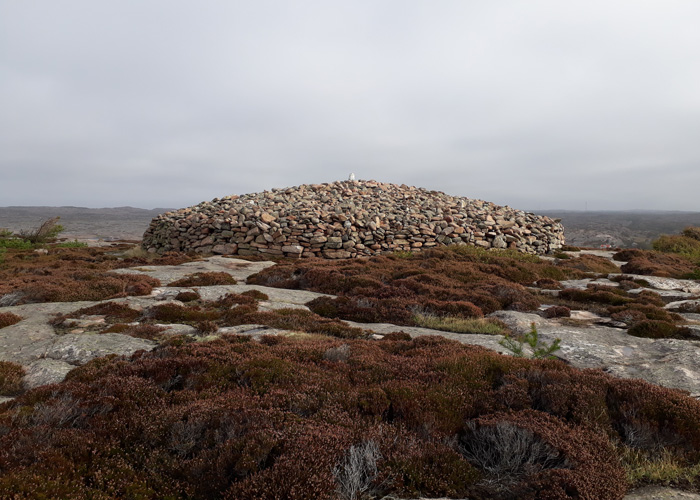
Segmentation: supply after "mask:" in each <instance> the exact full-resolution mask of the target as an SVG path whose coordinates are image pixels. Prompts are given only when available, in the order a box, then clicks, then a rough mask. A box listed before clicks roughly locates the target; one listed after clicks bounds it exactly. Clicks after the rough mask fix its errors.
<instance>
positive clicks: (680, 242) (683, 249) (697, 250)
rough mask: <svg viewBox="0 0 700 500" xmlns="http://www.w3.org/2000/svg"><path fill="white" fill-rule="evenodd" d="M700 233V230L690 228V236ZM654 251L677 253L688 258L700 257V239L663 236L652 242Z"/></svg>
mask: <svg viewBox="0 0 700 500" xmlns="http://www.w3.org/2000/svg"><path fill="white" fill-rule="evenodd" d="M696 232H700V228H697V227H696V228H692V229H691V228H688V234H695V233H696ZM652 247H653V248H654V250H657V251H659V252H664V253H676V254H681V255H685V256H687V257H691V258H693V257H696V256H700V239H698V238H691V237H689V236H686V234H685V232H684V234H682V235H662V236H660V237H659V238H658V239H656V240H654V241H653V242H652Z"/></svg>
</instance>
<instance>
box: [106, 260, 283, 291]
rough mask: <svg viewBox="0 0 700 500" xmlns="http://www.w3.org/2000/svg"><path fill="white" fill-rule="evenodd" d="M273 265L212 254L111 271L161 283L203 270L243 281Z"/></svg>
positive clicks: (164, 283) (272, 263) (170, 281)
mask: <svg viewBox="0 0 700 500" xmlns="http://www.w3.org/2000/svg"><path fill="white" fill-rule="evenodd" d="M273 265H275V263H274V262H265V261H263V262H250V261H247V260H243V259H235V258H230V257H222V256H214V257H209V258H206V259H202V260H198V261H195V262H185V263H184V264H179V265H176V266H140V267H135V268H134V267H132V268H125V269H115V270H114V271H112V272H115V273H123V274H146V275H148V276H151V277H153V278H157V279H159V280H160V282H161V283H162V284H163V285H167V284H168V283H172V282H173V281H177V280H179V279H180V278H184V277H185V276H187V275H189V274H194V273H203V272H225V273H228V274H230V275H231V276H233V277H234V278H235V279H236V280H237V281H245V280H246V279H247V278H248V276H251V275H253V274H255V273H259V272H260V271H262V270H263V269H265V268H267V267H270V266H273Z"/></svg>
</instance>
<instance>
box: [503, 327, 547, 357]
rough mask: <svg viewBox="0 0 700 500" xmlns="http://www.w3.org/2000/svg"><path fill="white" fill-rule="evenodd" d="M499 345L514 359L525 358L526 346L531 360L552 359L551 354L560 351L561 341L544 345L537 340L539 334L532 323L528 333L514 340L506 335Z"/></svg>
mask: <svg viewBox="0 0 700 500" xmlns="http://www.w3.org/2000/svg"><path fill="white" fill-rule="evenodd" d="M499 344H500V345H502V346H503V347H505V348H506V349H508V350H509V351H510V352H512V353H513V355H514V356H515V357H518V358H522V357H525V352H524V350H523V346H524V345H525V344H527V345H528V346H530V349H531V351H532V354H531V356H530V357H531V358H534V359H553V358H554V356H553V355H552V353H553V352H556V351H558V350H559V349H561V346H560V344H561V339H559V338H556V339H554V341H553V342H552V343H551V344H545V343H544V342H542V341H541V340H540V338H539V333H538V332H537V328H536V327H535V324H534V323H531V324H530V331H529V332H528V333H526V334H525V335H523V336H522V337H521V338H519V339H516V338H513V337H511V336H510V335H506V336H505V337H504V338H503V339H501V341H500V342H499Z"/></svg>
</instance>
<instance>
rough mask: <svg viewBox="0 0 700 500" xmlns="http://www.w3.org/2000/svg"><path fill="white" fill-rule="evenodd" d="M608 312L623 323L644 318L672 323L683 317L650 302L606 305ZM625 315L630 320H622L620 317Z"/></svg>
mask: <svg viewBox="0 0 700 500" xmlns="http://www.w3.org/2000/svg"><path fill="white" fill-rule="evenodd" d="M608 314H610V317H612V318H614V319H619V321H624V322H625V323H630V322H632V323H634V322H636V321H634V319H635V318H636V319H638V320H644V319H651V320H658V321H666V322H668V323H673V322H675V321H679V320H682V319H683V318H682V317H681V316H679V315H677V314H674V313H671V312H669V311H668V310H666V309H664V308H662V307H658V306H656V305H651V304H634V303H633V304H625V305H624V306H611V307H608ZM625 315H627V316H628V317H629V319H630V320H631V321H627V320H624V319H622V318H624V317H625Z"/></svg>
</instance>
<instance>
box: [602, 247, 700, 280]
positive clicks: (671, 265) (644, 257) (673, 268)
mask: <svg viewBox="0 0 700 500" xmlns="http://www.w3.org/2000/svg"><path fill="white" fill-rule="evenodd" d="M613 258H614V259H615V260H619V261H626V262H627V263H626V264H623V265H622V267H621V270H622V272H624V273H630V274H644V275H647V276H662V277H666V278H679V279H682V278H687V277H688V276H690V275H692V274H693V273H694V272H695V271H696V270H697V265H696V264H694V263H693V262H692V261H691V260H690V259H688V258H686V257H683V256H681V255H670V254H666V253H661V252H654V251H649V250H638V249H629V250H622V251H621V252H618V253H616V254H615V255H613Z"/></svg>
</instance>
